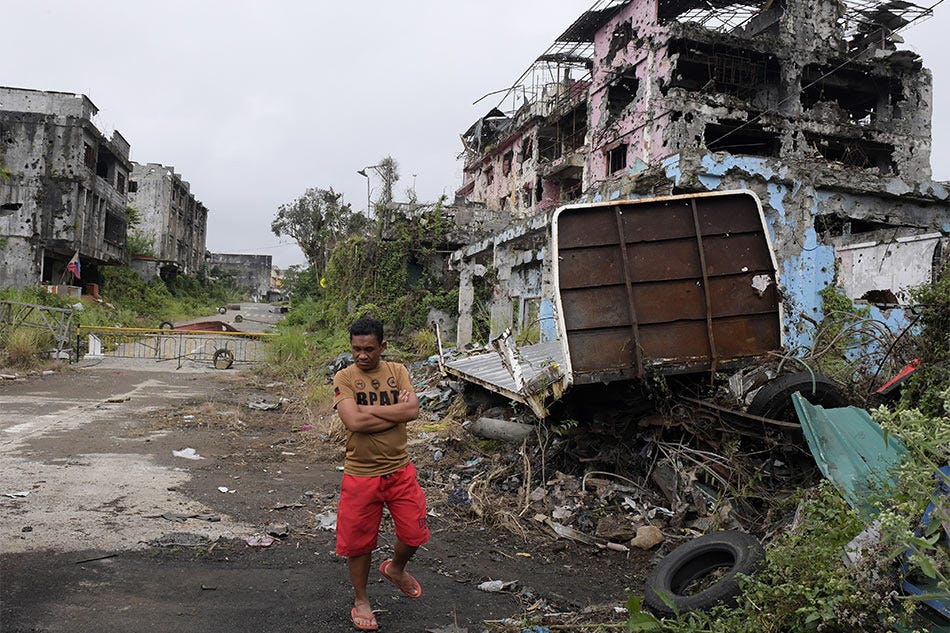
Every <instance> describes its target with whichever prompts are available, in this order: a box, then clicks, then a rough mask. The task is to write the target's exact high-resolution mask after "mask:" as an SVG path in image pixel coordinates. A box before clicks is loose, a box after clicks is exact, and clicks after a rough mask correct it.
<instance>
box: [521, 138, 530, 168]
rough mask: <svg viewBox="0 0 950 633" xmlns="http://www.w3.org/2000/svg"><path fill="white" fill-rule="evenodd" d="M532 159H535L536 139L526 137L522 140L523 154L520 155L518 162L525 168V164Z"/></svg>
mask: <svg viewBox="0 0 950 633" xmlns="http://www.w3.org/2000/svg"><path fill="white" fill-rule="evenodd" d="M532 158H534V139H533V138H532V137H530V136H526V137H524V138H523V139H521V152H520V153H519V155H518V161H519V162H520V163H521V165H522V167H523V166H524V164H525V163H526V162H528V161H530V160H531V159H532Z"/></svg>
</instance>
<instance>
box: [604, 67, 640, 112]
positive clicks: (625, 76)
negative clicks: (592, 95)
mask: <svg viewBox="0 0 950 633" xmlns="http://www.w3.org/2000/svg"><path fill="white" fill-rule="evenodd" d="M639 88H640V80H639V79H637V73H636V72H635V71H634V69H633V68H630V69H628V70H625V71H624V72H622V73H620V75H619V76H618V77H617V78H616V79H615V80H614V81H613V83H611V84H610V85H609V86H608V87H607V112H608V114H609V115H610V116H612V117H619V116H620V114H621V113H622V112H623V111H624V110H625V109H626V108H627V106H629V105H630V104H631V103H633V100H634V99H636V97H637V90H638V89H639Z"/></svg>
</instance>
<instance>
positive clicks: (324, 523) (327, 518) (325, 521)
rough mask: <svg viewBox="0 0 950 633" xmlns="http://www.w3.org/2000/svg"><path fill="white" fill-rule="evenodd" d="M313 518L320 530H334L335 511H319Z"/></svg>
mask: <svg viewBox="0 0 950 633" xmlns="http://www.w3.org/2000/svg"><path fill="white" fill-rule="evenodd" d="M314 518H315V519H316V520H317V525H318V526H319V527H320V529H321V530H328V531H330V532H334V531H336V512H333V511H332V510H327V511H326V512H321V513H320V514H318V515H316V516H315V517H314Z"/></svg>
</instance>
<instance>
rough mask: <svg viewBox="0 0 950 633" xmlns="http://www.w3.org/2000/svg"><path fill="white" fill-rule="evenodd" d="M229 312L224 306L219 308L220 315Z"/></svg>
mask: <svg viewBox="0 0 950 633" xmlns="http://www.w3.org/2000/svg"><path fill="white" fill-rule="evenodd" d="M227 311H228V309H227V308H225V307H224V306H221V307H220V308H218V314H224V313H225V312H227Z"/></svg>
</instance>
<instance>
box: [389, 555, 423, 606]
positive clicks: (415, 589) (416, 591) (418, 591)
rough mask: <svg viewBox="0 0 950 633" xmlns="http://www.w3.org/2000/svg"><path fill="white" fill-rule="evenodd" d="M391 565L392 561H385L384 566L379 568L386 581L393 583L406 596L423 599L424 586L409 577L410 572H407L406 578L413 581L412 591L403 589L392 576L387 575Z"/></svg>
mask: <svg viewBox="0 0 950 633" xmlns="http://www.w3.org/2000/svg"><path fill="white" fill-rule="evenodd" d="M390 563H392V561H391V560H384V561H383V564H382V565H380V566H379V573H381V574H382V575H383V577H384V578H385V579H386V580H388V581H389V582H391V583H393V584H394V585H396V586H397V587H399V591H401V592H403V593H404V594H406V595H407V596H409V597H410V598H421V597H422V585H420V584H419V581H418V580H416V579H415V578H413V577H412V576H410V575H409V572H406V576H407V577H408V578H409V580H411V581H412V588H411V590H410V591H406V590H405V589H403V588H402V587H400V586H399V583H397V582H396V581H395V580H393V578H392V576H390V575H389V574H387V573H386V570H387V569H389V565H390Z"/></svg>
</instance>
